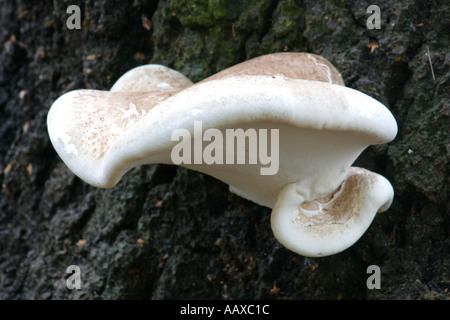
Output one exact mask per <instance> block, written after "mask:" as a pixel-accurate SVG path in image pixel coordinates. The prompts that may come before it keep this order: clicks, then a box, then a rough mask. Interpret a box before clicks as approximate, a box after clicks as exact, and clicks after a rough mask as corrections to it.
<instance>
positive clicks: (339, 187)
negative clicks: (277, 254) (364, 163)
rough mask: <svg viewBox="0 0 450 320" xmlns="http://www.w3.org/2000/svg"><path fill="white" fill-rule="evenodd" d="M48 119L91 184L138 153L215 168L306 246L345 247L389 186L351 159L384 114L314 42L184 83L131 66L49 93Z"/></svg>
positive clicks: (385, 131)
mask: <svg viewBox="0 0 450 320" xmlns="http://www.w3.org/2000/svg"><path fill="white" fill-rule="evenodd" d="M199 126H200V127H199ZM199 128H200V129H199ZM48 130H49V135H50V138H51V141H52V143H53V145H54V147H55V149H56V151H57V152H58V154H59V155H60V157H61V158H62V160H63V161H64V162H65V163H66V164H67V166H68V167H69V168H70V169H71V170H72V171H73V172H74V173H75V174H76V175H77V176H78V177H80V178H81V179H83V180H85V181H86V182H88V183H89V184H91V185H93V186H96V187H101V188H110V187H113V186H114V185H115V184H116V183H117V182H118V181H119V180H120V178H121V177H122V176H123V175H124V174H125V173H126V172H127V171H128V170H130V169H131V168H133V167H136V166H139V165H143V164H150V163H162V164H174V163H176V164H178V165H180V166H184V167H186V168H189V169H193V170H197V171H200V172H203V173H205V174H208V175H211V176H213V177H215V178H217V179H219V180H222V181H224V182H226V183H227V184H228V185H229V186H230V190H231V191H232V192H233V193H236V194H238V195H240V196H242V197H244V198H246V199H248V200H251V201H253V202H255V203H257V204H260V205H263V206H266V207H269V208H272V209H273V210H272V216H271V224H272V229H273V231H274V235H275V237H276V238H277V239H278V240H279V241H280V243H281V244H283V245H284V246H286V247H287V248H288V249H290V250H293V251H294V252H297V253H299V254H302V255H306V256H325V255H330V254H334V253H337V252H340V251H342V250H345V249H346V248H348V247H349V246H351V245H352V244H353V243H354V242H356V241H357V240H358V239H359V238H360V237H361V235H362V234H363V233H364V232H365V230H366V229H367V228H368V226H369V225H370V223H371V221H372V220H373V218H374V216H375V214H376V213H377V212H380V211H383V210H386V209H387V208H388V207H389V206H390V204H391V202H392V198H393V189H392V186H391V185H390V183H389V182H388V181H387V180H386V179H385V178H384V177H382V176H380V175H378V174H376V173H373V172H370V171H368V170H365V169H360V168H355V167H351V165H352V163H353V162H354V161H355V160H356V158H357V157H358V156H359V155H360V154H361V152H362V151H363V150H364V149H365V148H367V147H368V146H369V145H373V144H381V143H387V142H389V141H391V140H392V139H394V137H395V135H396V133H397V124H396V122H395V119H394V117H393V116H392V114H391V113H390V112H389V110H388V109H387V108H386V107H384V106H383V105H382V104H381V103H380V102H378V101H376V100H374V99H373V98H371V97H369V96H367V95H365V94H363V93H361V92H359V91H356V90H354V89H351V88H347V87H345V86H344V83H343V81H342V78H341V76H340V74H339V72H338V71H337V70H336V69H335V68H334V67H333V66H332V65H331V64H330V63H329V62H328V61H327V60H326V59H324V58H323V57H320V56H317V55H314V54H308V53H275V54H269V55H265V56H261V57H258V58H255V59H252V60H248V61H246V62H243V63H240V64H238V65H236V66H233V67H230V68H228V69H225V70H223V71H221V72H219V73H217V74H215V75H213V76H211V77H209V78H207V79H205V80H203V81H200V82H198V83H196V84H192V82H191V81H190V80H189V79H187V78H186V77H185V76H184V75H182V74H180V73H179V72H176V71H174V70H172V69H170V68H167V67H164V66H160V65H147V66H141V67H138V68H135V69H132V70H130V71H129V72H127V73H126V74H125V75H123V76H122V77H121V78H120V79H119V80H118V81H117V82H116V84H115V85H114V86H113V87H112V89H111V91H100V90H75V91H72V92H68V93H66V94H64V95H63V96H61V97H60V98H58V99H57V100H56V101H55V102H54V104H53V105H52V107H51V109H50V111H49V114H48ZM269 132H270V143H269ZM174 133H177V134H174ZM230 133H231V134H230ZM225 140H226V141H225ZM247 142H248V143H247ZM174 150H177V152H178V155H179V158H178V159H177V161H174ZM177 152H175V154H177ZM255 153H257V154H255ZM189 156H192V161H183V160H186V158H189ZM264 169H265V170H264Z"/></svg>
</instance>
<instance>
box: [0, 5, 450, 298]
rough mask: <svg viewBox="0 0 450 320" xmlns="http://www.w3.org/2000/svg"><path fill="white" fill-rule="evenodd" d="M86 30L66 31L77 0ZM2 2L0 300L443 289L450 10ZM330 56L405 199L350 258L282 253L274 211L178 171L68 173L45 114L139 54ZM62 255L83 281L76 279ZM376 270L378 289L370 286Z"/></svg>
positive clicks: (195, 66)
mask: <svg viewBox="0 0 450 320" xmlns="http://www.w3.org/2000/svg"><path fill="white" fill-rule="evenodd" d="M70 4H73V5H78V6H79V7H80V11H81V29H69V28H68V27H67V25H66V21H67V19H68V18H69V16H70V13H69V14H68V13H66V9H67V7H68V6H69V5H70ZM70 4H69V3H66V1H33V2H31V1H16V0H14V1H13V0H4V1H2V2H0V14H1V18H0V26H1V28H0V30H1V32H0V40H1V41H0V42H1V43H2V46H1V48H0V50H1V52H0V139H1V140H0V181H1V185H0V189H1V190H0V299H128V298H144V299H150V298H155V299H174V298H179V299H193V298H202V299H210V298H214V299H246V298H247V299H448V298H449V293H448V290H449V286H450V279H449V273H448V266H449V265H450V261H449V238H448V226H449V216H448V210H449V205H448V201H447V197H448V195H447V191H448V185H449V183H448V182H449V180H448V171H447V170H448V158H449V153H450V152H449V151H450V149H449V146H450V142H449V131H448V129H449V112H450V110H449V99H448V98H449V87H450V86H449V61H450V59H449V57H450V56H449V53H448V52H449V33H448V21H449V4H448V1H420V0H415V1H414V0H405V1H393V0H392V1H382V3H380V4H379V6H380V10H381V29H368V28H367V25H366V21H367V19H368V18H369V17H370V15H371V14H370V13H367V12H366V9H367V7H368V6H369V5H371V4H372V3H371V1H368V0H367V1H364V0H354V1H342V0H341V1H339V0H333V1H309V0H250V1H243V0H232V1H224V0H216V1H204V0H195V1H185V0H170V1H151V0H135V1H130V2H124V1H118V0H116V1H106V0H100V1H90V0H88V1H78V0H73V1H70ZM279 51H306V52H313V53H317V54H320V55H323V56H324V57H326V58H327V59H328V60H330V61H331V62H332V63H333V64H334V65H335V66H336V67H337V69H338V70H339V71H340V72H341V74H342V76H343V78H344V81H345V83H346V85H347V86H348V87H351V88H355V89H357V90H360V91H362V92H365V93H367V94H368V95H370V96H372V97H374V98H375V99H377V100H379V101H381V102H382V103H384V104H385V105H386V106H387V107H388V108H389V109H390V110H391V112H392V113H393V114H394V116H395V117H396V119H397V121H398V125H399V133H398V135H397V137H396V139H395V140H394V141H393V142H391V143H389V144H387V145H380V146H374V147H369V148H368V149H367V150H366V151H364V153H363V154H362V155H361V156H360V158H359V159H358V160H357V161H356V165H358V166H362V167H364V168H367V169H369V170H372V171H374V172H377V173H380V174H382V175H384V176H385V177H387V178H388V179H389V180H390V181H391V183H392V185H393V186H394V189H395V193H396V194H395V200H394V202H393V204H392V207H391V208H390V209H389V210H388V211H387V212H385V213H382V214H378V215H377V216H376V218H375V220H374V222H373V223H372V225H371V226H370V228H369V230H368V231H367V232H366V233H365V234H364V236H363V237H362V238H361V239H360V240H359V241H358V242H357V243H356V244H355V245H354V246H352V247H351V248H349V249H347V250H345V251H344V252H342V253H340V254H337V255H334V256H330V257H325V258H305V257H302V256H299V255H296V254H294V253H292V252H290V251H288V250H287V249H285V248H284V247H282V246H281V245H280V244H279V243H278V242H277V241H276V240H275V238H274V237H273V234H272V232H271V229H270V221H269V216H270V210H269V209H267V208H264V207H260V206H258V205H256V204H253V203H251V202H248V201H245V200H243V199H241V198H239V197H237V196H235V195H232V194H231V193H230V192H229V191H228V187H227V186H226V185H224V184H223V183H221V182H220V181H217V180H215V179H213V178H211V177H208V176H205V175H202V174H200V173H197V172H192V171H189V170H186V169H183V168H179V167H175V166H167V165H149V166H143V167H139V168H135V169H133V170H132V171H131V172H129V173H128V174H127V175H126V176H125V177H124V178H123V179H122V180H121V182H120V183H119V184H118V185H117V186H116V187H114V188H112V189H108V190H100V189H95V188H93V187H91V186H89V185H87V184H86V183H85V182H83V181H81V180H80V179H78V178H77V177H75V176H74V175H73V174H72V173H71V172H70V171H69V170H68V168H67V167H66V166H65V165H64V164H63V163H62V161H61V160H60V158H59V157H58V156H57V154H56V152H55V151H54V149H53V147H52V145H51V143H50V141H49V137H48V134H47V128H46V115H47V112H48V110H49V108H50V106H51V105H52V103H53V101H54V100H55V99H56V98H57V97H59V96H60V95H62V94H63V93H65V92H67V91H70V90H73V89H78V88H95V89H104V90H109V88H110V87H111V85H112V84H113V83H114V81H115V80H116V79H117V78H118V77H119V76H121V75H122V74H123V73H124V72H126V71H127V70H129V69H131V68H133V67H135V66H138V65H142V64H146V63H158V64H163V65H167V66H169V67H171V68H174V69H176V70H178V71H180V72H182V73H183V74H185V75H186V76H187V77H189V78H190V79H192V80H193V81H194V82H195V81H199V80H201V79H203V78H205V77H207V76H209V75H212V74H214V73H216V72H218V71H220V70H222V69H224V68H226V67H229V66H231V65H234V64H236V63H239V62H241V61H244V60H247V59H249V58H252V57H256V56H259V55H263V54H266V53H272V52H279ZM69 265H78V266H79V267H80V270H81V280H82V288H81V289H80V290H70V289H68V288H67V287H66V278H67V277H68V274H67V273H66V269H67V267H68V266H69ZM369 265H377V266H379V267H380V270H381V289H374V290H370V289H368V288H367V286H366V280H367V278H368V276H369V274H367V273H366V270H367V267H368V266H369Z"/></svg>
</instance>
